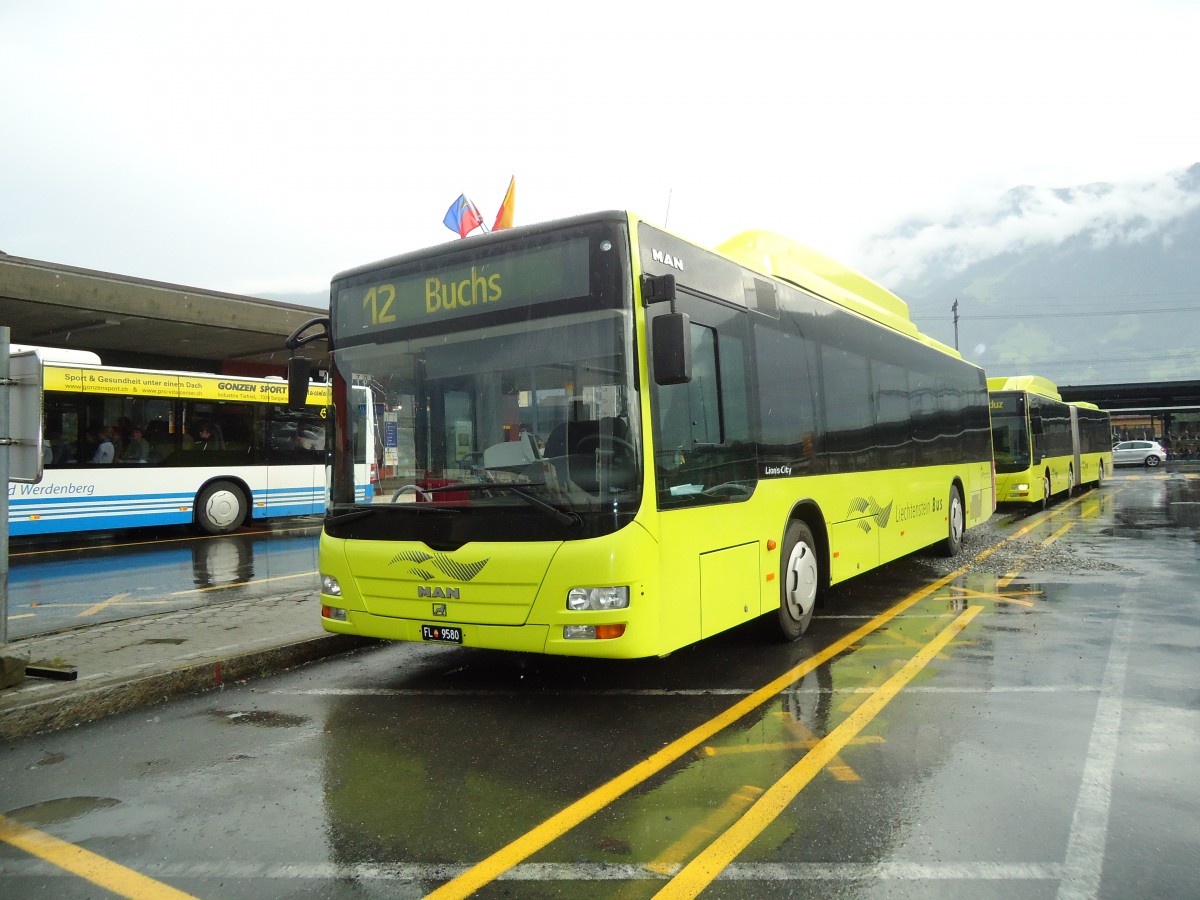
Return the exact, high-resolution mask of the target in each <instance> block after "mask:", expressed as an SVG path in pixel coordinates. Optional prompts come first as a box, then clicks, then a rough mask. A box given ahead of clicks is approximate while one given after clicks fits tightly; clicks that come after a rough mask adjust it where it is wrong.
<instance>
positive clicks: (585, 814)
mask: <svg viewBox="0 0 1200 900" xmlns="http://www.w3.org/2000/svg"><path fill="white" fill-rule="evenodd" d="M1079 499H1081V498H1079ZM1077 502H1078V499H1076V500H1073V501H1071V503H1068V504H1064V505H1063V506H1060V507H1058V508H1056V509H1055V510H1052V511H1050V512H1048V513H1046V514H1045V515H1043V516H1041V517H1039V518H1037V519H1035V520H1034V521H1033V522H1030V523H1029V525H1027V526H1026V527H1025V528H1023V529H1021V530H1020V531H1018V532H1016V533H1014V534H1011V535H1009V536H1008V537H1006V538H1005V539H1004V540H1002V541H999V542H997V543H996V544H995V545H993V546H992V547H989V548H988V549H987V550H984V551H982V552H981V553H977V554H976V555H975V556H974V557H973V558H972V559H971V561H970V562H968V563H966V564H964V565H962V566H959V567H958V568H957V569H955V570H954V571H953V572H951V573H950V574H948V575H943V576H942V577H941V578H939V579H938V580H937V581H934V582H931V583H930V584H928V585H926V586H925V587H923V588H921V589H919V590H917V591H914V592H913V593H911V594H909V595H908V596H907V597H905V598H904V599H903V600H901V601H900V602H899V603H897V604H896V605H895V606H893V607H892V608H891V609H888V610H885V611H884V612H882V613H880V614H879V615H878V616H876V617H875V618H874V619H871V620H870V621H869V622H867V623H866V624H864V625H862V626H860V627H859V628H857V629H856V630H854V631H852V632H850V633H849V634H847V635H846V636H845V637H843V638H841V639H840V640H838V641H835V642H834V643H832V644H830V645H829V646H828V647H826V648H825V649H824V650H822V651H820V652H818V653H817V654H815V655H814V656H810V657H809V658H808V659H807V660H805V661H804V662H802V663H800V664H799V665H798V666H795V667H794V668H792V669H791V670H789V671H787V672H785V673H784V674H783V675H781V676H780V677H778V678H776V679H775V680H774V681H771V682H769V683H768V684H766V685H764V686H763V687H761V688H759V689H758V690H757V691H755V692H754V693H752V694H749V695H748V696H746V697H745V698H744V699H743V700H741V701H739V702H738V703H735V704H734V705H733V706H731V707H729V709H727V710H725V712H723V713H721V714H719V715H717V716H715V717H714V718H712V719H709V721H708V722H706V723H704V724H703V725H701V726H699V727H697V728H693V729H692V730H691V731H689V732H688V733H687V734H685V735H683V737H680V738H677V739H676V740H674V741H672V742H671V743H670V744H667V746H665V747H663V748H662V749H661V750H659V751H658V752H657V753H654V754H653V755H651V756H648V757H647V758H646V759H644V760H642V761H641V762H640V763H638V764H637V765H635V766H633V767H632V768H630V769H628V770H626V771H625V772H624V773H623V774H621V775H618V776H617V777H616V778H613V779H612V780H611V781H609V782H608V783H606V784H603V785H601V786H600V787H598V788H596V789H595V790H593V791H591V792H589V793H588V794H585V795H584V796H583V797H580V798H579V799H578V800H576V801H575V802H574V803H572V804H571V805H569V806H567V807H565V808H564V809H562V810H560V811H559V812H557V813H555V814H554V815H553V816H551V817H550V818H549V819H546V821H544V822H542V823H541V824H540V825H537V826H535V827H534V828H533V829H531V830H530V831H528V832H526V833H525V834H524V835H522V836H521V837H518V838H517V839H515V840H513V841H511V842H510V843H508V844H507V845H505V846H504V847H501V848H500V849H499V850H497V851H496V852H495V853H493V854H492V855H491V856H489V857H487V858H486V859H483V860H481V861H479V862H478V863H476V864H475V865H473V866H471V867H470V868H469V869H467V870H466V871H465V872H463V873H462V874H461V875H459V876H458V877H456V878H452V879H450V880H449V881H447V882H446V883H445V884H443V885H442V886H441V887H439V888H437V889H435V890H433V891H431V892H430V893H429V894H427V895H426V900H448V898H451V897H454V898H465V897H469V896H470V895H471V894H473V893H474V892H475V891H477V890H479V889H480V888H481V887H483V886H484V885H485V884H488V883H489V882H491V881H494V880H495V879H496V878H498V877H499V876H500V875H502V874H503V873H505V872H507V871H508V870H509V869H511V868H513V867H514V866H516V865H518V864H519V863H521V862H523V861H524V860H526V859H528V858H529V857H530V856H532V855H533V854H534V853H536V852H537V851H538V850H541V849H542V848H543V847H545V846H546V845H547V844H549V843H550V842H551V841H553V840H555V839H556V838H559V837H561V836H562V835H563V834H565V833H566V832H568V831H570V830H571V829H572V828H574V827H575V826H576V825H578V824H579V823H580V822H583V821H585V820H587V819H588V818H590V817H591V816H593V815H595V813H597V812H599V811H600V810H601V809H603V808H604V807H606V806H607V805H608V804H610V803H612V802H613V801H614V800H616V799H617V798H619V797H621V796H622V795H624V794H626V793H628V792H629V791H631V790H632V789H633V788H635V787H637V786H638V785H639V784H641V783H642V782H643V781H645V780H646V779H647V778H650V777H651V776H653V775H656V774H657V773H659V772H661V771H662V770H663V769H664V768H666V767H667V766H669V765H670V764H671V763H673V762H675V761H676V760H677V759H679V758H680V757H681V756H683V755H684V754H686V753H688V752H690V751H692V750H694V749H695V748H696V747H697V746H699V745H700V744H702V743H703V742H704V741H706V740H708V739H709V738H710V737H712V736H713V735H714V734H717V733H718V732H719V731H721V730H722V729H723V728H726V727H727V726H729V725H730V724H732V723H733V722H736V721H737V720H738V719H740V718H741V717H742V716H745V715H747V714H748V713H750V712H752V711H753V710H755V709H757V708H758V707H759V706H761V705H762V704H764V703H766V702H767V701H768V700H770V699H771V698H772V697H774V696H776V695H777V694H779V693H780V692H782V691H783V690H784V689H786V688H787V687H788V686H789V685H791V684H793V683H795V682H797V681H799V680H800V679H801V678H803V677H804V676H805V675H807V674H808V673H809V672H811V671H812V670H813V669H816V668H819V667H820V666H822V665H824V664H825V663H826V662H828V661H829V660H831V659H833V658H834V657H835V656H837V655H839V654H840V653H843V652H844V651H846V650H849V649H851V648H852V647H853V646H854V645H855V644H856V643H858V642H859V641H861V640H862V639H863V638H865V637H866V636H867V635H869V634H871V633H872V632H873V631H876V630H877V629H879V628H881V627H882V626H883V625H885V624H886V623H888V622H890V621H891V620H892V619H894V618H895V617H896V616H898V615H900V614H901V613H902V612H904V611H905V610H907V609H908V608H909V607H911V606H913V605H914V604H916V603H917V602H918V601H920V600H922V599H924V598H925V597H927V596H929V595H930V594H932V593H933V592H934V591H937V590H939V589H941V588H943V587H945V586H946V585H947V584H950V582H952V581H953V580H954V579H955V578H958V577H959V576H960V575H962V574H963V573H965V572H967V571H968V570H969V569H970V568H971V565H972V564H973V563H976V562H980V561H981V560H984V559H987V557H989V556H991V555H992V554H993V553H995V552H996V551H997V550H999V549H1000V548H1001V547H1003V546H1004V545H1005V544H1008V543H1010V542H1011V541H1014V540H1016V539H1017V538H1018V537H1021V536H1022V535H1024V534H1025V533H1027V532H1028V531H1030V530H1032V529H1033V528H1034V527H1036V526H1037V525H1040V524H1041V523H1042V522H1044V521H1046V520H1047V519H1050V518H1052V517H1053V516H1055V515H1058V513H1059V512H1061V511H1062V510H1064V509H1068V508H1069V507H1070V506H1071V505H1073V504H1074V503H1077Z"/></svg>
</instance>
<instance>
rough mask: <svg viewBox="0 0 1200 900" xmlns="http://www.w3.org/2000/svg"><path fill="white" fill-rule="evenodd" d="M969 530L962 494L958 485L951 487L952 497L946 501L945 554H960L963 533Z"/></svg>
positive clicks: (943, 548)
mask: <svg viewBox="0 0 1200 900" xmlns="http://www.w3.org/2000/svg"><path fill="white" fill-rule="evenodd" d="M966 530H967V519H966V513H965V512H964V510H963V500H962V494H960V493H959V492H958V487H957V485H951V487H950V499H949V500H947V501H946V539H945V540H944V541H942V555H943V556H958V554H959V553H960V552H961V551H962V545H963V534H964V533H965V532H966Z"/></svg>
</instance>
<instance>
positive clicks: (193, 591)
mask: <svg viewBox="0 0 1200 900" xmlns="http://www.w3.org/2000/svg"><path fill="white" fill-rule="evenodd" d="M316 574H317V570H316V569H313V570H312V571H311V572H297V573H295V574H294V575H276V576H275V577H274V578H253V579H251V580H250V581H235V582H232V583H231V584H216V585H213V586H212V587H206V588H189V589H188V590H186V591H175V592H174V593H172V594H170V595H169V596H171V597H184V596H186V595H188V594H207V593H208V592H209V591H224V590H227V589H228V588H235V587H245V586H246V585H248V584H270V583H271V582H272V581H288V580H290V579H292V578H311V577H312V576H314V575H316Z"/></svg>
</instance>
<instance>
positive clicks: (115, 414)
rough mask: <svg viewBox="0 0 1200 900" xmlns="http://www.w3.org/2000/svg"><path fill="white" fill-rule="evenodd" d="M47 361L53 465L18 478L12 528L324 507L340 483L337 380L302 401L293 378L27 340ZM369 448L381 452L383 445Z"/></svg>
mask: <svg viewBox="0 0 1200 900" xmlns="http://www.w3.org/2000/svg"><path fill="white" fill-rule="evenodd" d="M11 350H12V352H14V353H16V352H22V351H29V350H35V351H36V352H37V354H38V357H39V358H40V360H41V362H42V376H43V392H44V393H43V407H42V434H41V445H42V476H41V479H40V480H39V481H38V482H36V483H33V484H28V483H17V482H9V485H8V503H9V506H8V523H9V534H10V535H12V536H14V537H17V536H22V535H42V534H54V533H61V532H81V531H97V530H108V529H114V528H135V527H140V526H148V525H181V524H182V525H194V526H195V527H197V528H198V529H200V530H201V531H204V532H207V533H209V534H224V533H227V532H230V531H233V530H235V529H237V528H239V527H240V526H241V525H243V524H244V523H245V522H247V521H248V520H260V519H267V518H273V517H278V516H303V515H320V514H323V513H324V512H325V505H326V499H327V496H328V479H327V476H326V472H327V469H326V446H325V443H326V435H327V434H331V433H332V430H331V429H329V428H328V427H327V426H328V425H329V416H330V415H331V410H332V407H331V406H330V405H329V386H328V385H324V384H314V385H313V386H312V389H311V392H310V395H309V399H308V402H307V404H306V405H305V406H304V407H303V408H302V409H290V408H289V407H288V405H287V382H286V381H284V380H283V379H270V378H268V379H262V378H240V377H235V376H228V375H213V374H205V373H200V372H175V371H156V370H149V369H130V368H117V367H112V366H105V365H102V364H101V362H100V358H99V357H98V356H97V355H96V354H94V353H88V352H85V351H79V350H58V349H50V348H30V347H19V346H16V345H14V346H13V347H12V348H11ZM356 393H357V394H358V395H359V397H360V398H361V401H362V402H360V403H359V404H357V405H356V408H355V411H354V414H355V416H356V419H357V421H356V422H355V423H354V427H353V428H352V429H348V431H349V432H350V433H352V434H353V435H354V441H355V447H354V459H355V466H354V481H355V485H356V487H355V493H356V495H357V496H358V497H359V498H360V499H362V500H365V501H367V502H369V501H370V498H371V497H372V496H373V493H374V489H373V485H372V480H373V478H372V476H373V473H374V466H373V464H371V463H368V461H367V460H368V448H372V450H373V448H374V446H375V439H374V435H375V429H374V417H373V415H372V414H371V413H372V411H373V407H372V405H371V404H370V403H368V402H367V397H368V396H369V395H368V393H367V389H366V388H356ZM370 459H371V460H372V461H373V460H374V459H375V455H374V453H373V452H372V454H371V455H370Z"/></svg>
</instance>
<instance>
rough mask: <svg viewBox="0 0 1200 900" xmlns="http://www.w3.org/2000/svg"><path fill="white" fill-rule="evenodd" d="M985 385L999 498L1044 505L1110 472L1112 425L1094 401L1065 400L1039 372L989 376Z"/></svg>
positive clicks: (997, 496) (1097, 481)
mask: <svg viewBox="0 0 1200 900" xmlns="http://www.w3.org/2000/svg"><path fill="white" fill-rule="evenodd" d="M988 391H989V393H990V396H991V409H992V452H993V454H994V456H995V459H996V498H997V500H998V501H999V502H1000V503H1023V504H1037V505H1040V506H1042V507H1043V508H1044V507H1045V506H1046V505H1047V504H1049V503H1050V502H1051V500H1052V499H1053V498H1054V497H1055V496H1057V495H1059V494H1065V495H1067V496H1070V495H1071V494H1072V493H1074V491H1075V488H1076V487H1077V486H1079V485H1096V486H1099V485H1100V483H1101V482H1102V481H1103V480H1104V477H1105V474H1106V473H1111V472H1112V426H1111V423H1110V421H1109V415H1108V413H1107V412H1105V411H1104V410H1102V409H1100V408H1099V407H1097V406H1096V405H1095V404H1092V403H1083V402H1079V403H1066V402H1064V401H1063V399H1062V395H1061V394H1059V391H1058V386H1057V385H1055V384H1054V383H1053V382H1052V381H1049V380H1047V379H1045V378H1042V377H1041V376H1038V375H1018V376H1011V377H994V378H989V379H988Z"/></svg>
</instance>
